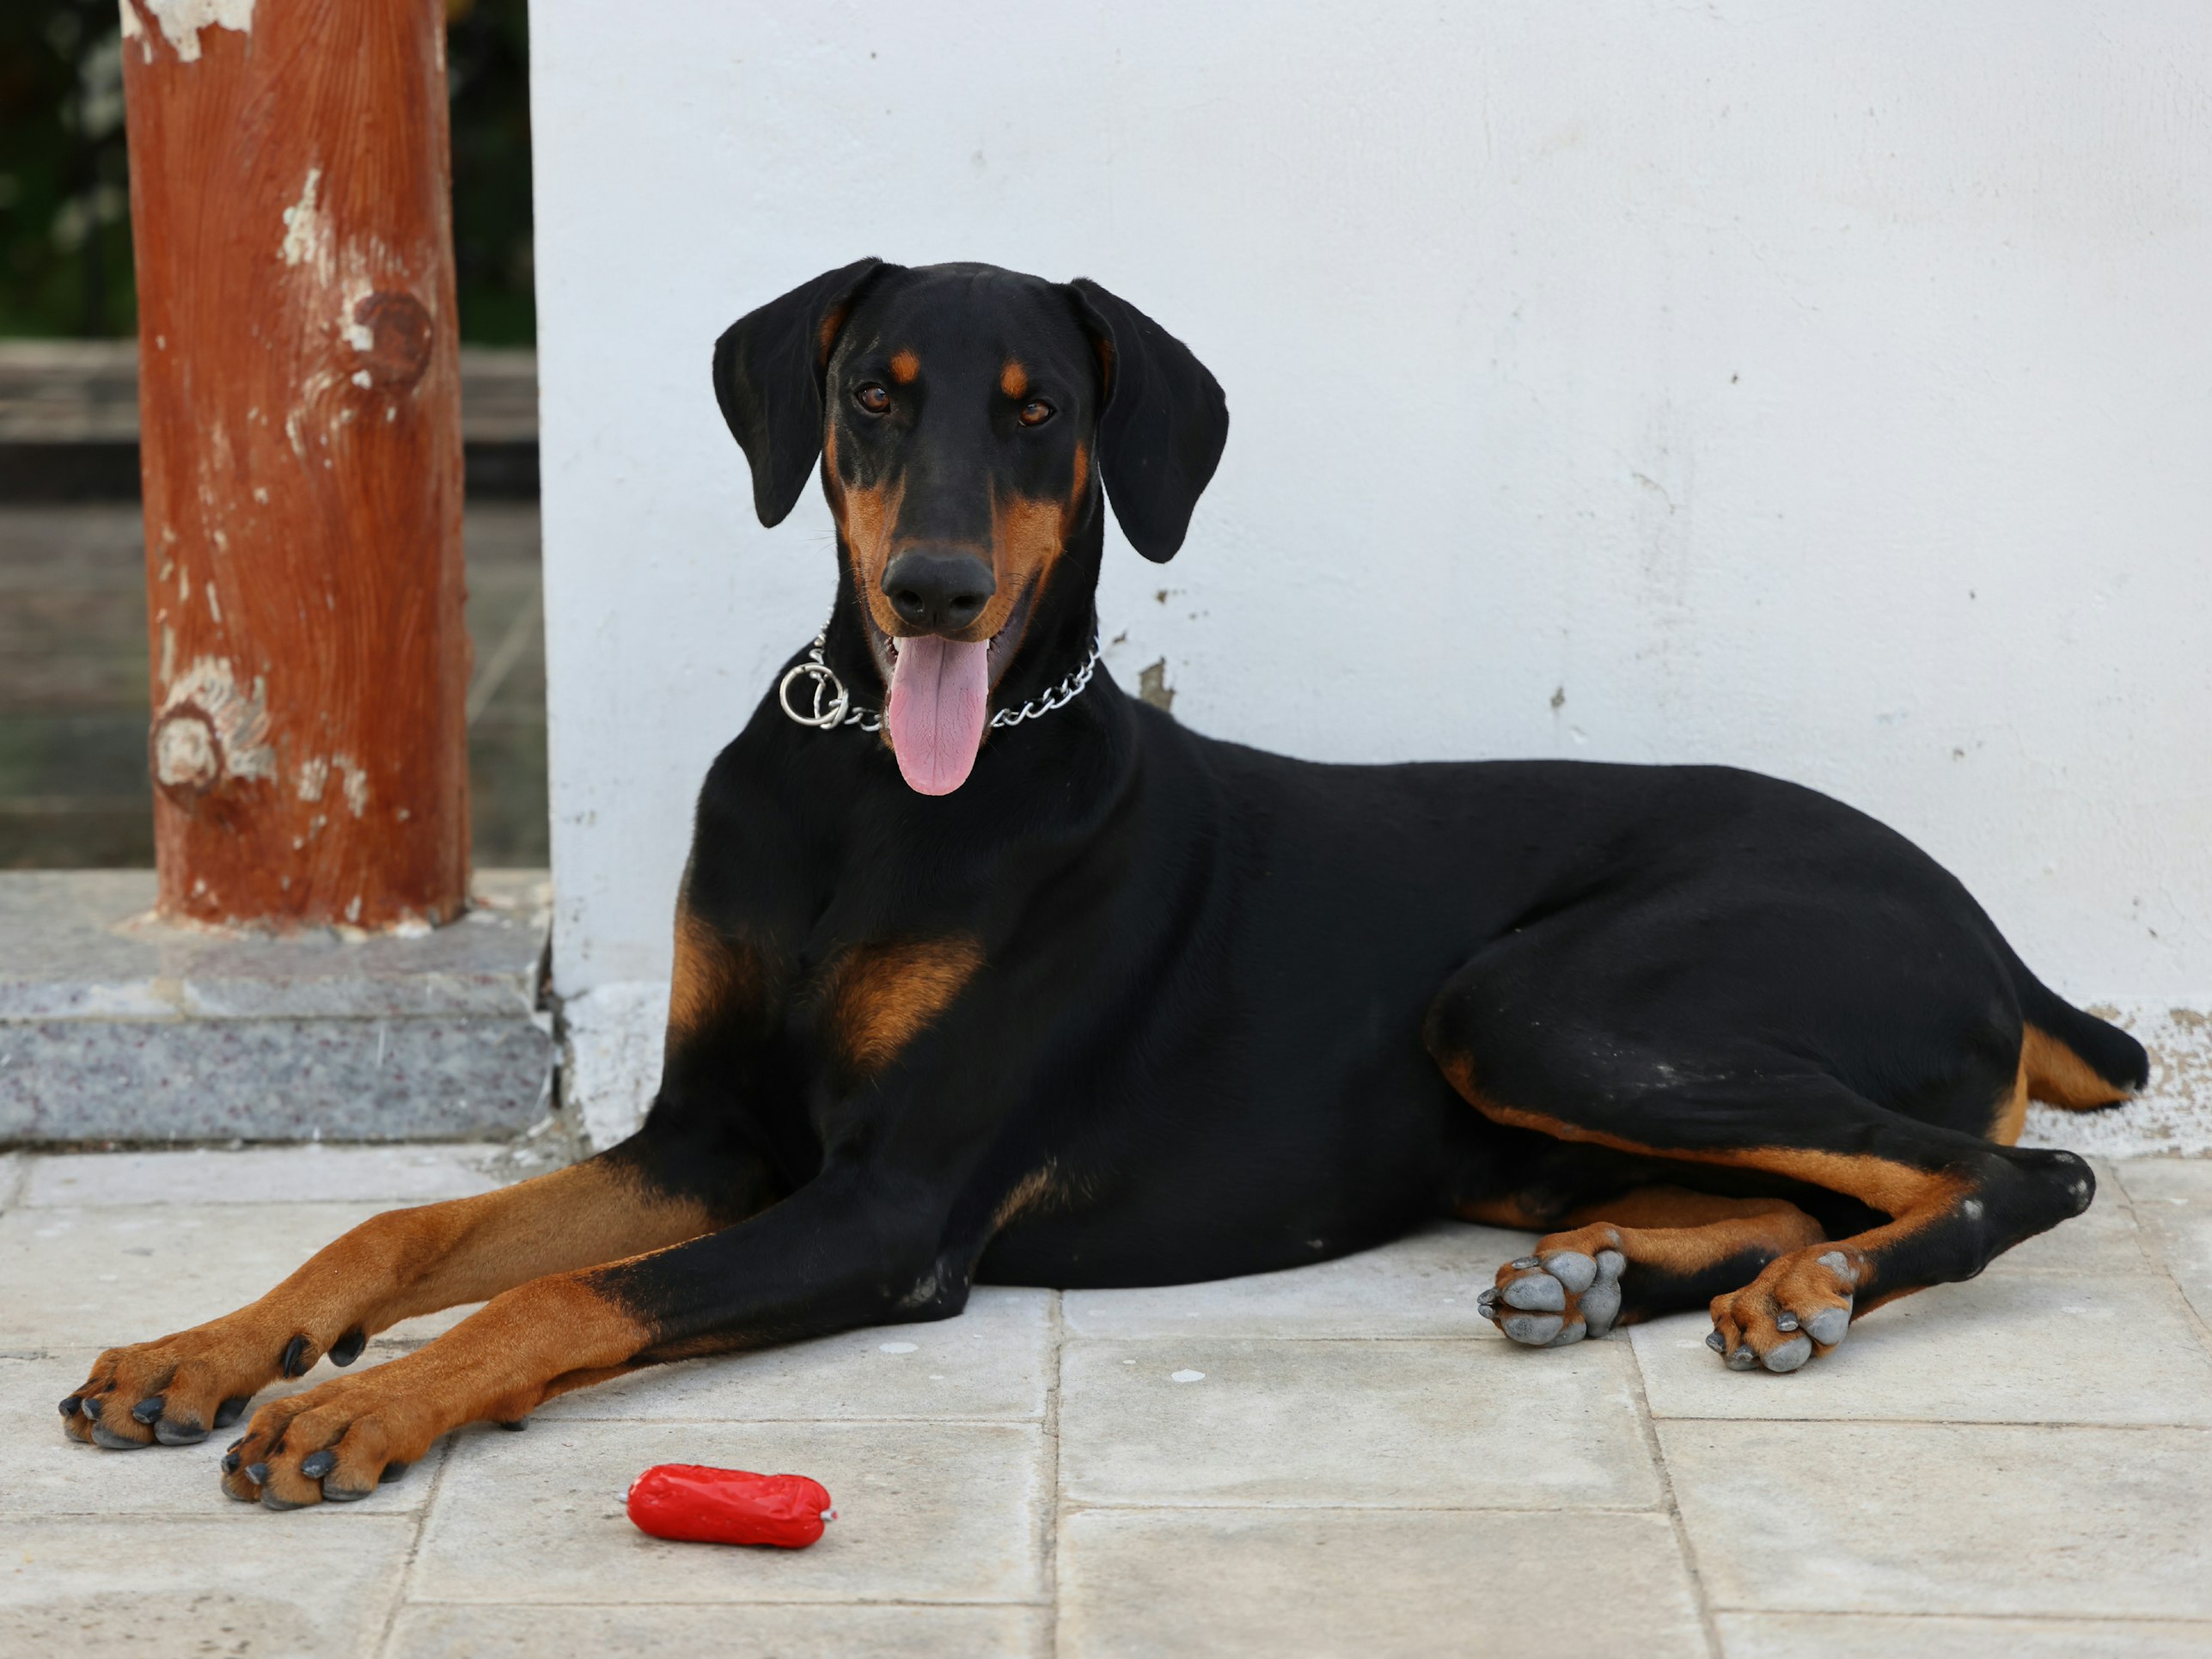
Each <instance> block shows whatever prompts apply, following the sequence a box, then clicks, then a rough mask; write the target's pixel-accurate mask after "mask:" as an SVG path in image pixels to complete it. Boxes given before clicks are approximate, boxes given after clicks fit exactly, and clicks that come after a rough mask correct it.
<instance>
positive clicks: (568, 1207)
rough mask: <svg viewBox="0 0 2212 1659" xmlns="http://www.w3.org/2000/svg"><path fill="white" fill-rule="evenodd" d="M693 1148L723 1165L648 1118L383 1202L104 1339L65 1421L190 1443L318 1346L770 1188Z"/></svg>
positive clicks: (671, 1226) (613, 1254) (706, 1217)
mask: <svg viewBox="0 0 2212 1659" xmlns="http://www.w3.org/2000/svg"><path fill="white" fill-rule="evenodd" d="M669 1138H670V1137H669V1135H668V1134H666V1133H664V1132H662V1133H659V1134H658V1139H661V1140H666V1139H669ZM686 1144H687V1143H686ZM690 1162H691V1165H692V1166H693V1168H694V1171H695V1170H696V1169H697V1168H698V1167H700V1166H704V1167H706V1168H710V1169H713V1170H715V1171H716V1172H717V1174H718V1179H717V1180H715V1181H714V1182H712V1184H707V1183H704V1182H702V1181H700V1179H699V1178H697V1177H696V1175H695V1174H694V1178H693V1179H692V1180H691V1181H690V1182H689V1183H688V1184H687V1183H686V1182H685V1181H684V1180H683V1179H682V1178H681V1172H682V1171H683V1169H684V1167H685V1164H686V1160H685V1159H684V1158H682V1157H680V1156H675V1155H673V1154H667V1155H663V1153H662V1149H661V1148H659V1147H658V1146H657V1142H656V1135H655V1134H651V1133H649V1134H647V1135H643V1136H639V1137H637V1139H635V1140H633V1141H632V1142H626V1143H625V1144H624V1145H623V1146H620V1147H616V1148H613V1149H612V1150H611V1151H608V1152H607V1153H603V1154H601V1155H600V1156H598V1157H596V1158H593V1159H590V1160H588V1161H586V1162H584V1163H582V1164H578V1165H576V1166H573V1167H572V1168H569V1169H563V1170H556V1171H554V1172H553V1173H551V1174H548V1175H541V1176H539V1177H538V1178H535V1180H529V1181H523V1182H521V1183H519V1184H517V1185H514V1186H511V1187H506V1188H503V1189H502V1190H500V1191H497V1192H487V1193H485V1194H483V1195H482V1196H480V1197H474V1198H461V1199H456V1200H455V1201H453V1202H451V1203H439V1204H425V1205H423V1206H421V1207H419V1208H417V1209H395V1210H389V1211H387V1212H386V1213H385V1214H383V1215H378V1216H375V1217H373V1218H372V1219H370V1220H369V1221H364V1222H363V1223H362V1224H361V1225H360V1226H359V1227H355V1228H354V1229H353V1230H352V1231H351V1232H350V1233H348V1234H345V1237H343V1238H341V1239H339V1240H335V1241H334V1242H333V1243H331V1244H329V1245H327V1246H324V1247H323V1248H322V1249H321V1250H319V1251H317V1252H315V1255H314V1256H313V1257H311V1258H309V1260H308V1261H307V1263H306V1264H304V1265H302V1267H301V1268H300V1269H299V1270H298V1271H296V1272H295V1273H294V1274H292V1276H290V1278H288V1279H286V1280H285V1281H284V1283H282V1284H280V1285H278V1286H277V1288H276V1289H273V1290H272V1291H270V1292H269V1293H268V1294H267V1295H265V1296H263V1297H261V1298H260V1301H254V1302H252V1303H249V1304H248V1305H247V1306H246V1307H241V1308H240V1309H239V1310H238V1311H237V1312H236V1313H226V1314H224V1315H223V1317H222V1318H221V1319H211V1320H209V1321H208V1322H207V1323H206V1324H205V1325H195V1326H193V1327H192V1329H191V1330H188V1331H178V1332H176V1333H175V1334H174V1335H171V1336H167V1337H162V1338H159V1339H157V1340H156V1341H153V1342H144V1343H134V1344H131V1345H129V1346H128V1347H124V1348H111V1349H109V1350H107V1352H106V1353H104V1354H102V1355H101V1356H100V1358H99V1359H98V1360H97V1361H96V1362H95V1363H94V1364H93V1367H92V1369H91V1372H90V1374H89V1375H88V1376H87V1377H86V1379H85V1380H84V1382H83V1384H82V1386H80V1387H78V1389H77V1390H76V1393H72V1394H70V1396H69V1398H68V1399H64V1400H63V1401H62V1402H61V1415H62V1426H63V1428H64V1430H65V1431H66V1432H67V1433H68V1434H69V1435H70V1436H71V1437H72V1438H75V1439H77V1440H83V1441H90V1442H95V1443H96V1444H98V1445H101V1446H104V1447H107V1448H109V1449H111V1450H115V1451H125V1450H130V1449H132V1448H137V1447H140V1446H146V1445H150V1444H152V1443H154V1442H156V1441H158V1442H161V1443H162V1444H163V1445H169V1446H179V1445H187V1444H190V1443H191V1442H194V1441H198V1440H202V1439H205V1437H206V1436H207V1434H208V1431H209V1429H211V1428H216V1429H223V1428H228V1427H229V1425H230V1424H231V1423H234V1422H235V1421H236V1420H237V1418H238V1417H239V1416H240V1415H241V1413H242V1411H244V1408H245V1405H246V1403H247V1400H248V1399H250V1398H251V1397H252V1396H253V1395H254V1394H255V1393H259V1392H260V1390H261V1389H263V1388H265V1387H267V1386H268V1385H269V1384H270V1383H272V1382H274V1381H276V1380H278V1379H279V1378H287V1377H296V1376H299V1375H302V1374H304V1373H305V1372H306V1371H307V1370H308V1368H309V1367H310V1366H312V1365H314V1363H315V1362H316V1361H317V1360H318V1359H320V1358H321V1357H322V1356H324V1355H325V1354H327V1355H328V1356H330V1358H331V1360H332V1361H333V1363H336V1364H339V1365H346V1364H350V1363H351V1362H352V1361H353V1360H354V1359H355V1358H356V1357H357V1356H358V1355H359V1354H360V1352H361V1350H362V1348H363V1345H364V1344H365V1343H366V1342H367V1341H368V1339H369V1338H370V1337H372V1336H374V1335H376V1332H377V1331H382V1330H383V1329H384V1328H386V1327H387V1326H388V1325H394V1324H396V1323H397V1322H398V1321H400V1319H408V1318H411V1317H412V1316H413V1315H415V1314H418V1313H433V1312H436V1311H437V1309H439V1308H443V1307H453V1306H454V1305H455V1304H456V1303H460V1302H471V1301H481V1300H483V1299H484V1298H485V1297H487V1296H493V1295H498V1293H499V1292H501V1291H503V1290H505V1289H509V1288H510V1287H512V1286H515V1285H519V1284H522V1283H527V1282H529V1281H530V1280H532V1279H535V1278H537V1277H539V1276H541V1275H543V1274H547V1273H557V1272H560V1271H562V1270H567V1269H572V1268H580V1267H587V1266H591V1265H595V1264H598V1263H602V1262H609V1261H614V1260H617V1259H619V1258H623V1257H626V1256H632V1255H635V1254H637V1253H638V1252H640V1251H645V1250H652V1249H656V1248H657V1247H659V1246H663V1245H669V1244H673V1243H675V1242H676V1241H677V1240H683V1239H689V1238H693V1237H695V1236H697V1235H698V1234H701V1233H704V1232H706V1231H707V1230H709V1229H710V1228H712V1227H716V1226H718V1225H721V1224H722V1223H723V1222H724V1221H729V1220H734V1219H736V1217H737V1216H739V1215H745V1214H749V1213H750V1212H751V1211H753V1210H755V1209H759V1208H760V1206H761V1204H763V1203H767V1199H768V1197H769V1196H770V1194H769V1187H768V1182H767V1172H766V1170H765V1169H764V1168H763V1167H761V1165H760V1164H759V1160H757V1159H755V1158H745V1159H736V1158H724V1159H721V1160H707V1159H700V1158H694V1159H692V1160H690Z"/></svg>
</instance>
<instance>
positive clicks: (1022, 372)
mask: <svg viewBox="0 0 2212 1659" xmlns="http://www.w3.org/2000/svg"><path fill="white" fill-rule="evenodd" d="M1029 389H1030V371H1029V370H1027V369H1024V367H1022V365H1021V364H1018V363H1017V362H1015V361H1014V359H1013V358H1007V359H1006V366H1005V368H1003V369H1001V370H999V390H1000V391H1002V392H1004V393H1005V395H1007V396H1008V397H1019V396H1021V395H1023V394H1024V392H1026V391H1028V390H1029Z"/></svg>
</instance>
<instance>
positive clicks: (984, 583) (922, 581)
mask: <svg viewBox="0 0 2212 1659" xmlns="http://www.w3.org/2000/svg"><path fill="white" fill-rule="evenodd" d="M997 591H999V584H998V583H997V582H996V581H995V580H993V578H992V575H991V566H988V565H987V564H985V563H984V562H983V561H982V560H981V559H978V558H977V557H976V556H975V554H972V553H930V552H926V551H924V550H922V549H920V548H916V549H915V550H914V551H913V552H911V553H902V554H900V555H899V556H898V557H897V558H895V559H894V560H891V562H890V563H889V564H888V565H886V566H883V596H884V597H886V598H888V599H889V601H890V602H891V609H893V610H895V611H896V612H898V613H899V620H900V621H902V622H904V623H905V624H906V625H907V627H919V628H929V629H932V630H937V629H944V630H945V631H948V632H957V631H958V630H959V629H961V628H963V627H967V626H968V625H969V623H970V622H972V621H975V619H976V618H977V617H978V616H980V615H982V614H983V607H984V606H986V605H987V604H989V603H991V596H992V595H993V594H994V593H996V592H997Z"/></svg>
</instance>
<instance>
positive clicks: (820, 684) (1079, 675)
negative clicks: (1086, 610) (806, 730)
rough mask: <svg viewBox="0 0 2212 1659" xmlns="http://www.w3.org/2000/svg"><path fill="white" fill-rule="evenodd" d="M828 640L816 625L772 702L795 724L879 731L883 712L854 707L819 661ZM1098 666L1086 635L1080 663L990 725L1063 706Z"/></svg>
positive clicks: (833, 672)
mask: <svg viewBox="0 0 2212 1659" xmlns="http://www.w3.org/2000/svg"><path fill="white" fill-rule="evenodd" d="M828 643H829V627H828V623H824V624H823V625H822V632H821V633H819V634H816V635H815V636H814V643H813V644H812V645H811V646H809V647H807V653H806V660H805V661H804V662H803V663H793V664H791V666H790V667H789V668H787V669H785V670H784V677H783V678H782V679H780V680H779V681H777V682H776V701H777V702H778V703H779V705H781V706H782V708H783V711H784V713H785V714H786V715H788V716H790V717H791V719H794V720H796V721H797V723H798V724H799V725H810V726H813V727H816V729H817V730H820V731H823V732H828V731H830V730H832V729H834V728H835V727H837V726H840V725H857V726H859V728H860V729H861V730H862V731H863V732H881V731H882V730H883V715H882V714H880V713H877V711H876V710H874V709H872V708H856V707H853V706H852V693H851V692H849V691H847V690H846V689H845V682H844V681H842V680H840V679H839V678H838V677H837V670H835V669H834V668H832V667H830V665H829V664H828V663H826V662H824V661H822V647H823V646H826V645H828ZM1097 667H1098V635H1097V633H1096V632H1095V631H1094V632H1093V633H1092V634H1091V654H1090V655H1089V656H1088V657H1086V658H1084V659H1083V666H1082V667H1080V668H1079V669H1077V670H1075V671H1074V672H1073V673H1072V674H1070V675H1069V676H1067V677H1066V679H1064V680H1062V681H1061V682H1060V683H1059V684H1058V685H1056V686H1054V687H1053V688H1052V689H1050V690H1049V691H1047V692H1044V693H1042V695H1038V696H1035V697H1032V698H1030V701H1027V702H1025V703H1024V704H1023V705H1022V706H1021V707H1019V708H1002V709H1000V710H999V711H998V712H997V713H994V714H993V715H992V716H991V725H992V729H993V730H994V731H996V730H998V729H999V728H1000V727H1003V726H1009V725H1020V724H1021V723H1022V722H1023V721H1024V720H1033V719H1036V717H1037V716H1038V715H1040V714H1049V713H1052V711H1053V710H1054V709H1055V708H1065V707H1067V705H1068V704H1070V703H1072V702H1073V701H1075V700H1076V699H1077V698H1078V697H1079V696H1081V695H1083V688H1084V687H1085V686H1087V685H1089V684H1090V683H1091V675H1092V673H1093V672H1095V671H1096V670H1097ZM800 679H804V680H806V681H807V682H808V683H810V686H811V688H812V702H811V704H810V711H808V710H801V709H797V708H794V707H791V685H792V683H793V682H795V681H797V680H800Z"/></svg>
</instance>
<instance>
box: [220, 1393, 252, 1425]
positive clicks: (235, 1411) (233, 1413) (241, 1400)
mask: <svg viewBox="0 0 2212 1659" xmlns="http://www.w3.org/2000/svg"><path fill="white" fill-rule="evenodd" d="M252 1398H253V1396H252V1395H250V1394H237V1395H234V1396H233V1397H232V1398H230V1399H226V1400H225V1401H223V1404H222V1405H218V1406H217V1407H216V1408H215V1426H216V1427H217V1428H218V1429H228V1428H229V1426H230V1425H231V1424H232V1423H235V1422H237V1421H238V1419H239V1418H241V1417H244V1416H245V1415H246V1407H247V1403H248V1402H249V1401H250V1400H251V1399H252Z"/></svg>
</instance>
